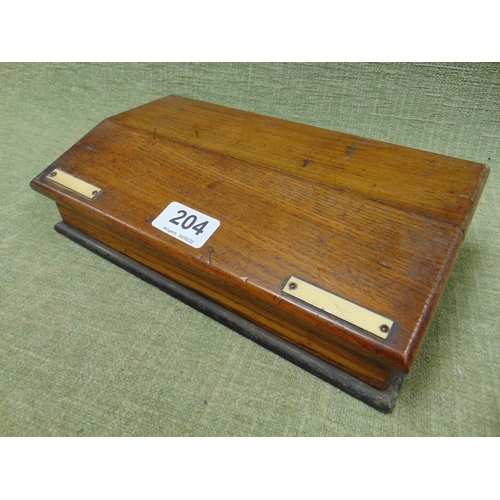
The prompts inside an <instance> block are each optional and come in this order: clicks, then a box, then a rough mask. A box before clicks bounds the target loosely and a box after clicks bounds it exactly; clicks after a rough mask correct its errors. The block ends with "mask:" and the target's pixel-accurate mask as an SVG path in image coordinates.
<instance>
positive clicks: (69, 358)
mask: <svg viewBox="0 0 500 500" xmlns="http://www.w3.org/2000/svg"><path fill="white" fill-rule="evenodd" d="M168 94H178V95H182V96H186V97H192V98H195V99H201V100H204V101H209V102H213V103H217V104H222V105H226V106H231V107H235V108H240V109H245V110H249V111H254V112H257V113H263V114H267V115H272V116H276V117H280V118H286V119H289V120H293V121H298V122H303V123H308V124H311V125H316V126H319V127H324V128H328V129H332V130H339V131H343V132H348V133H353V134H357V135H361V136H364V137H368V138H372V139H378V140H382V141H386V142H392V143H396V144H401V145H405V146H410V147H413V148H418V149H423V150H427V151H432V152H436V153H441V154H445V155H449V156H455V157H458V158H465V159H468V160H473V161H477V162H481V163H487V164H489V165H490V167H491V172H490V178H489V180H488V183H487V185H486V188H485V191H484V193H483V196H482V199H481V201H480V203H479V206H478V208H477V211H476V214H475V216H474V218H473V220H472V224H471V226H470V229H469V232H468V234H467V237H466V239H465V242H464V244H463V246H462V249H461V251H460V254H459V257H458V260H457V262H456V265H455V268H454V270H453V272H452V274H451V277H450V279H449V282H448V285H447V287H446V289H445V291H444V294H443V296H442V299H441V302H440V304H439V306H438V309H437V311H436V314H435V316H434V318H433V321H432V323H431V325H430V327H429V329H428V332H427V336H426V338H425V341H424V343H423V345H422V348H421V350H420V353H419V354H418V356H417V359H416V361H415V363H414V365H413V369H412V371H411V373H410V375H409V376H408V377H407V378H406V380H405V382H404V384H403V387H402V389H401V392H400V395H399V398H398V401H397V403H396V406H395V409H394V411H393V412H392V413H391V414H388V415H384V414H381V413H379V412H377V411H376V410H373V409H372V408H370V407H368V406H366V405H365V404H363V403H361V402H360V401H358V400H356V399H354V398H352V397H350V396H348V395H347V394H345V393H343V392H342V391H340V390H338V389H336V388H335V387H332V386H330V385H328V384H327V383H325V382H323V381H321V380H319V379H318V378H315V377H314V376H312V375H310V374H308V373H307V372H305V371H303V370H301V369H300V368H298V367H296V366H294V365H292V364H291V363H289V362H287V361H285V360H283V359H281V358H280V357H278V356H276V355H275V354H273V353H271V352H268V351H266V350H265V349H264V348H262V347H260V346H258V345H256V344H254V343H253V342H251V341H250V340H247V339H246V338H244V337H242V336H240V335H239V334H237V333H235V332H234V331H232V330H230V329H228V328H226V327H224V326H222V325H220V324H219V323H217V322H215V321H214V320H212V319H210V318H208V317H206V316H204V315H203V314H201V313H198V312H196V311H195V310H193V309H191V308H190V307H188V306H186V305H184V304H183V303H181V302H179V301H177V300H175V299H173V298H172V297H170V296H168V295H167V294H165V293H163V292H161V291H159V290H158V289H156V288H155V287H153V286H151V285H148V284H146V283H144V282H142V281H141V280H139V279H138V278H136V277H134V276H132V275H131V274H129V273H127V272H126V271H123V270H121V269H120V268H118V267H116V266H114V265H113V264H110V263H108V262H107V261H105V260H104V259H102V258H100V257H97V256H96V255H94V254H93V253H91V252H90V251H88V250H85V249H83V248H81V247H80V246H78V245H76V244H75V243H73V242H71V241H70V240H68V239H66V238H64V237H63V236H61V235H59V234H57V233H56V232H55V231H54V230H53V226H54V224H55V223H57V222H58V221H59V220H60V217H59V214H58V211H57V209H56V206H55V203H54V202H53V201H51V200H49V199H48V198H45V197H43V196H41V195H40V194H38V193H35V192H34V191H32V190H31V189H30V188H29V182H30V180H31V179H32V178H33V177H35V176H36V175H37V174H39V173H40V172H41V171H42V170H43V169H45V168H46V167H47V166H48V165H49V164H50V163H52V162H53V161H54V160H55V159H56V158H58V157H59V156H60V155H61V154H62V153H64V152H65V151H66V150H67V149H69V148H70V147H71V146H72V145H73V144H74V143H75V142H76V141H77V140H79V139H80V138H81V137H82V136H83V135H84V134H86V133H87V132H88V131H89V130H90V129H91V128H93V127H94V126H95V125H97V123H98V122H100V121H101V120H103V119H104V118H106V117H108V116H111V115H114V114H116V113H119V112H122V111H126V110H128V109H130V108H133V107H136V106H138V105H141V104H144V103H146V102H150V101H152V100H154V99H157V98H160V97H163V96H166V95H168ZM499 122H500V66H499V65H498V64H246V63H245V64H192V63H190V64H188V63H186V64H181V63H179V64H177V63H176V64H1V65H0V173H1V176H2V179H1V182H0V190H1V192H0V204H1V205H0V206H1V212H0V213H1V217H0V252H1V253H0V256H1V257H0V264H1V269H0V435H3V436H129V435H131V436H179V435H181V436H393V435H394V436H427V435H430V436H436V435H437V436H440V435H447V436H467V435H477V436H483V435H489V436H491V435H495V436H498V435H499V433H500V335H499V330H500V306H499V303H500V279H499V278H500V273H499V270H500V259H499V253H500V252H499V246H500V224H499V219H500V197H499V188H500V180H499V175H498V171H499V168H500V140H499V139H500V134H499Z"/></svg>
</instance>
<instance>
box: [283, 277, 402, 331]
mask: <svg viewBox="0 0 500 500" xmlns="http://www.w3.org/2000/svg"><path fill="white" fill-rule="evenodd" d="M283 291H284V292H285V293H287V294H288V295H292V296H293V297H296V298H298V299H300V300H303V301H304V302H307V303H308V304H310V305H311V306H314V307H317V308H318V309H321V310H322V311H325V312H327V313H329V314H332V315H333V316H336V317H337V318H340V319H343V320H344V321H347V322H348V323H351V324H352V325H354V326H357V327H359V328H362V329H363V330H366V331H367V332H370V333H372V334H373V335H376V336H377V337H380V338H382V339H386V338H387V335H389V332H390V331H391V328H392V325H393V324H394V321H392V320H390V319H388V318H384V316H381V315H380V314H377V313H374V312H373V311H370V310H368V309H365V308H364V307H361V306H358V305H357V304H354V303H353V302H349V301H348V300H346V299H343V298H341V297H338V296H337V295H334V294H333V293H330V292H327V291H326V290H323V289H322V288H319V287H317V286H314V285H311V284H310V283H307V281H303V280H301V279H300V278H296V277H295V276H291V277H290V279H289V280H288V281H287V283H286V284H285V286H284V287H283Z"/></svg>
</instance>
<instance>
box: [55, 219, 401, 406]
mask: <svg viewBox="0 0 500 500" xmlns="http://www.w3.org/2000/svg"><path fill="white" fill-rule="evenodd" d="M54 229H55V230H56V231H57V232H58V233H60V234H62V235H64V236H66V237H68V238H69V239H70V240H72V241H74V242H75V243H78V244H79V245H81V246H83V247H84V248H86V249H88V250H91V251H92V252H94V253H95V254H97V255H99V256H100V257H103V258H105V259H106V260H108V261H110V262H112V263H113V264H116V265H118V266H119V267H121V268H122V269H125V270H126V271H129V272H130V273H132V274H134V275H135V276H137V277H138V278H141V279H142V280H144V281H146V282H147V283H150V284H151V285H154V286H156V287H158V288H159V289H160V290H162V291H164V292H166V293H168V294H169V295H172V296H173V297H175V298H176V299H179V300H181V301H182V302H184V303H185V304H187V305H189V306H191V307H193V308H195V309H197V310H198V311H200V312H202V313H204V314H206V315H207V316H210V317H211V318H213V319H215V320H217V321H218V322H220V323H222V324H223V325H225V326H227V327H229V328H231V329H232V330H234V331H236V332H238V333H240V334H241V335H243V336H245V337H247V338H249V339H250V340H253V341H254V342H256V343H257V344H259V345H261V346H262V347H265V348H266V349H269V350H270V351H272V352H274V353H275V354H278V355H279V356H281V357H282V358H285V359H286V360H288V361H290V362H292V363H294V364H295V365H297V366H300V367H301V368H303V369H304V370H306V371H308V372H309V373H312V374H313V375H315V376H317V377H319V378H320V379H322V380H324V381H325V382H328V383H330V384H332V385H334V386H335V387H337V388H339V389H341V390H342V391H344V392H346V393H347V394H350V395H351V396H354V397H355V398H357V399H359V400H361V401H363V402H364V403H366V404H368V405H370V406H372V407H373V408H375V409H377V410H379V411H381V412H384V413H388V412H390V411H391V410H392V409H393V407H394V403H395V401H396V398H397V396H398V393H399V389H400V387H401V384H402V383H403V380H404V375H403V374H402V373H399V372H395V371H393V372H392V373H391V375H390V377H389V381H388V382H387V386H386V388H385V389H384V390H383V391H379V390H378V389H375V388H374V387H372V386H370V385H368V384H366V383H364V382H362V381H360V380H358V379H356V378H354V377H353V376H351V375H349V374H347V373H345V372H343V371H342V370H340V369H338V368H336V367H335V366H332V365H330V364H329V363H327V362H326V361H323V360H321V359H318V358H317V357H316V356H314V355H312V354H309V353H308V352H305V351H303V350H302V349H300V348H299V347H297V346H295V345H293V344H291V343H290V342H287V341H286V340H283V339H281V338H279V337H277V336H276V335H274V334H272V333H270V332H268V331H266V330H264V329H263V328H260V327H258V326H256V325H254V324H253V323H252V322H250V321H248V320H246V319H244V318H241V317H240V316H238V315H237V314H235V313H233V312H231V311H228V310H227V309H225V308H224V307H222V306H219V305H218V304H215V303H214V302H212V301H211V300H210V299H208V298H206V297H204V296H203V295H200V294H199V293H198V292H195V291H193V290H190V289H189V288H187V287H185V286H183V285H180V284H179V283H177V282H175V281H173V280H171V279H169V278H167V277H165V276H163V275H162V274H160V273H158V272H156V271H154V270H153V269H150V268H149V267H147V266H145V265H144V264H140V263H139V262H137V261H135V260H133V259H131V258H130V257H127V256H126V255H124V254H122V253H120V252H118V251H116V250H113V249H112V248H110V247H108V246H107V245H105V244H104V243H101V242H100V241H98V240H96V239H94V238H92V237H90V236H87V235H86V234H84V233H82V232H81V231H78V230H77V229H74V228H73V227H71V226H69V225H68V224H66V223H65V222H59V223H57V224H56V225H55V226H54Z"/></svg>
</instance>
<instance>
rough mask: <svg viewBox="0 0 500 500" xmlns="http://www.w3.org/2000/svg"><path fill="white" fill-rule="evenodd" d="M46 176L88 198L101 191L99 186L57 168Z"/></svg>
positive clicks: (90, 198) (92, 197)
mask: <svg viewBox="0 0 500 500" xmlns="http://www.w3.org/2000/svg"><path fill="white" fill-rule="evenodd" d="M47 178H48V179H50V180H51V181H53V182H57V184H60V185H61V186H64V187H66V188H68V189H71V190H72V191H75V193H78V194H81V195H82V196H85V198H88V199H89V200H92V199H94V198H95V197H96V196H97V195H98V194H99V193H100V192H101V191H102V189H101V188H99V187H97V186H94V185H93V184H90V183H89V182H86V181H82V180H81V179H78V178H77V177H75V176H74V175H71V174H68V173H66V172H64V171H63V170H61V169H59V168H56V169H54V170H52V172H50V174H49V175H48V176H47Z"/></svg>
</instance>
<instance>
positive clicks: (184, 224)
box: [152, 201, 220, 248]
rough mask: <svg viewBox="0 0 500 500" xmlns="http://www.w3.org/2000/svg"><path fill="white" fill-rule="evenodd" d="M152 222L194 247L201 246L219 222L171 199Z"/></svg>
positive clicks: (161, 229)
mask: <svg viewBox="0 0 500 500" xmlns="http://www.w3.org/2000/svg"><path fill="white" fill-rule="evenodd" d="M152 224H153V226H154V227H156V228H157V229H159V230H160V231H163V232H164V233H167V234H169V235H170V236H173V237H174V238H177V239H178V240H181V241H183V242H184V243H187V244H188V245H190V246H192V247H194V248H201V247H202V246H203V245H204V244H205V243H206V242H207V240H208V238H210V236H212V234H214V232H215V230H216V229H217V228H218V227H219V225H220V222H219V221H218V220H217V219H214V218H213V217H209V216H208V215H205V214H202V213H201V212H198V211H197V210H194V209H193V208H189V207H186V205H182V203H177V202H176V201H173V202H172V203H170V205H169V206H168V207H167V208H166V209H165V210H163V212H162V213H161V214H160V215H159V216H158V217H157V218H156V219H155V220H154V221H153V222H152Z"/></svg>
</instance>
